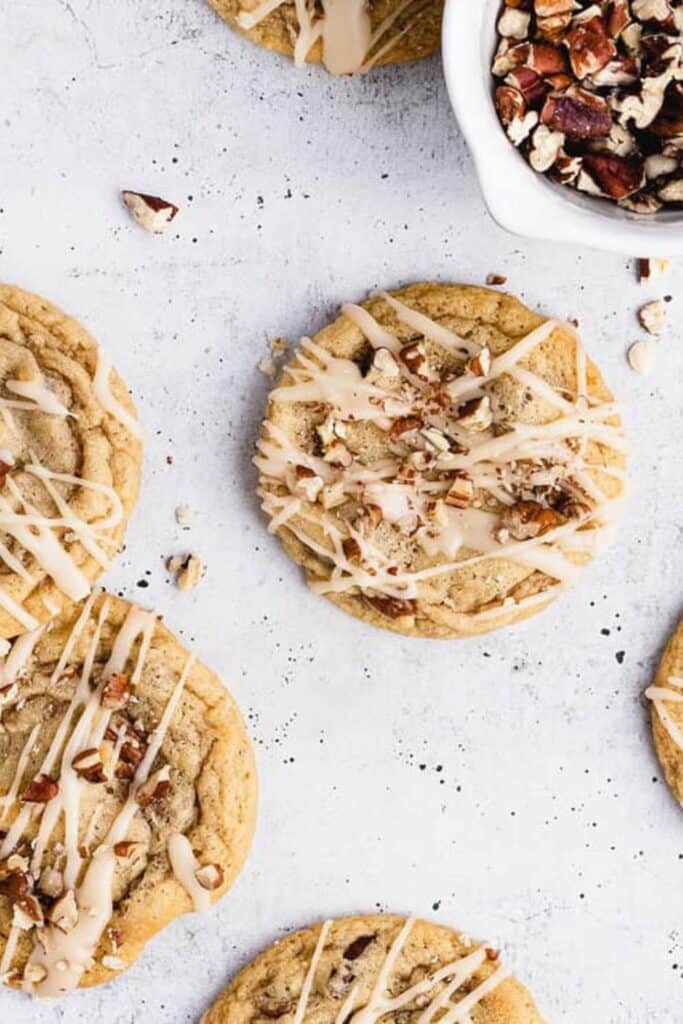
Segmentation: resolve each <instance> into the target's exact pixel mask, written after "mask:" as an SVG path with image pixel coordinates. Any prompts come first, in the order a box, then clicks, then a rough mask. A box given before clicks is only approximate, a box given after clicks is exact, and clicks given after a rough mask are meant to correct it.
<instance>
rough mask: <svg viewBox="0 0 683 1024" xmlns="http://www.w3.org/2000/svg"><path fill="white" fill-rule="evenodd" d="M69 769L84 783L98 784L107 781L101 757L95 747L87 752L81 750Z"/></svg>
mask: <svg viewBox="0 0 683 1024" xmlns="http://www.w3.org/2000/svg"><path fill="white" fill-rule="evenodd" d="M71 767H72V768H73V770H74V771H75V772H76V775H78V776H79V778H81V779H85V781H86V782H92V783H99V782H106V781H107V773H106V772H105V770H104V763H103V761H102V756H101V754H100V752H99V750H97V749H96V748H95V747H92V748H90V749H88V750H81V751H80V753H78V754H76V756H75V757H74V759H73V761H72V762H71Z"/></svg>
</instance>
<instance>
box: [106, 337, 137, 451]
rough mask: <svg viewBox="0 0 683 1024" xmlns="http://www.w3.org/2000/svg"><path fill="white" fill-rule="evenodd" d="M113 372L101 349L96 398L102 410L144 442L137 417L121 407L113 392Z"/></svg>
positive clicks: (109, 361)
mask: <svg viewBox="0 0 683 1024" xmlns="http://www.w3.org/2000/svg"><path fill="white" fill-rule="evenodd" d="M111 371H112V364H111V360H110V359H109V358H108V357H107V356H106V355H105V354H104V352H103V351H102V350H101V349H98V352H97V367H96V369H95V377H94V378H93V390H94V392H95V397H96V398H97V401H98V402H99V403H100V405H101V406H102V408H103V409H104V410H105V411H106V412H108V413H109V415H110V416H113V417H114V419H115V420H118V421H119V423H122V424H123V426H124V427H125V428H126V430H128V431H129V432H130V433H131V434H132V435H133V437H137V438H138V440H142V439H143V438H144V432H143V430H142V427H141V426H140V424H139V423H138V421H137V419H136V418H135V416H132V415H131V414H130V413H129V412H128V410H127V409H125V408H124V407H123V406H122V405H121V403H120V402H119V400H118V399H117V398H116V397H115V396H114V394H113V392H112V390H111V384H110V382H109V378H110V376H111Z"/></svg>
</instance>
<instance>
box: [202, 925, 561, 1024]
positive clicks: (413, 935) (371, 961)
mask: <svg viewBox="0 0 683 1024" xmlns="http://www.w3.org/2000/svg"><path fill="white" fill-rule="evenodd" d="M380 1018H381V1019H382V1020H385V1021H387V1022H388V1024H429V1022H430V1021H432V1020H434V1019H438V1020H439V1021H440V1022H443V1024H543V1021H542V1019H541V1017H540V1015H539V1012H538V1010H537V1009H536V1007H535V1005H534V1002H533V999H532V998H531V996H530V995H529V993H528V992H527V990H526V989H525V988H524V987H523V986H522V985H521V984H520V983H519V982H518V981H516V980H515V979H514V978H513V977H512V976H511V974H510V971H509V970H508V969H507V968H506V967H505V966H504V965H503V964H502V963H501V961H500V958H499V955H498V952H497V951H496V950H494V949H491V948H490V947H488V946H486V945H484V944H483V943H479V942H474V941H473V940H472V939H470V938H468V937H467V936H466V935H462V934H461V933H460V932H456V931H453V930H451V929H450V928H444V927H443V926H442V925H437V924H432V923H431V922H429V921H420V920H415V919H414V918H408V919H406V918H403V917H398V916H396V915H395V914H370V915H367V916H363V917H341V918H338V919H337V920H335V921H325V922H324V924H322V925H314V926H313V927H311V928H305V929H304V930H303V931H299V932H294V933H293V934H292V935H289V936H287V937H286V938H284V939H282V940H281V941H280V942H276V943H275V945H274V946H271V947H270V949H267V950H266V951H265V952H264V953H261V954H260V956H258V957H256V959H255V960H253V961H252V962H251V963H250V964H249V965H248V966H247V967H245V968H244V970H242V971H241V972H240V973H239V974H238V975H237V977H236V978H235V980H234V981H233V982H232V983H231V984H230V985H229V986H228V988H227V989H226V990H225V991H224V992H223V993H222V995H220V996H219V998H218V1000H217V1001H216V1002H215V1003H214V1005H213V1006H212V1007H211V1009H210V1010H209V1011H208V1012H207V1013H206V1014H205V1015H204V1017H203V1019H202V1024H252V1022H253V1024H256V1022H257V1021H258V1022H262V1021H264V1020H266V1019H268V1020H278V1021H280V1022H281V1024H306V1022H315V1024H345V1022H347V1024H376V1022H377V1021H378V1020H379V1019H380Z"/></svg>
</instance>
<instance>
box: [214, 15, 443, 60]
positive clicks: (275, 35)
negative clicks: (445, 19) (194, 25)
mask: <svg viewBox="0 0 683 1024" xmlns="http://www.w3.org/2000/svg"><path fill="white" fill-rule="evenodd" d="M209 3H210V4H211V6H212V7H213V8H214V9H215V10H216V11H217V12H218V14H219V15H220V16H221V18H223V19H224V20H225V21H227V22H229V24H231V25H232V26H233V28H236V29H237V30H238V31H240V32H241V33H242V34H243V35H246V36H247V37H248V38H249V39H252V40H253V41H254V42H256V43H259V44H260V45H261V46H265V47H266V49H268V50H275V51H277V52H278V53H284V54H285V55H286V56H288V57H293V58H294V61H295V63H296V64H297V65H298V66H299V67H301V66H302V65H303V64H305V63H306V62H307V61H308V62H311V63H315V64H324V65H325V67H326V68H327V69H328V71H331V72H332V73H333V74H354V73H357V72H362V71H368V70H369V69H370V68H372V67H375V66H378V65H381V64H397V63H403V62H405V61H410V60H417V59H419V58H421V57H427V56H429V54H431V53H434V52H435V51H436V50H438V48H439V44H440V40H441V18H442V13H443V0H321V2H320V3H318V4H316V5H315V7H314V8H313V5H308V4H304V3H300V2H299V0H296V2H295V0H279V2H278V0H209ZM311 9H313V13H312V14H311V13H310V11H311ZM299 17H303V19H304V20H303V23H302V22H300V21H299Z"/></svg>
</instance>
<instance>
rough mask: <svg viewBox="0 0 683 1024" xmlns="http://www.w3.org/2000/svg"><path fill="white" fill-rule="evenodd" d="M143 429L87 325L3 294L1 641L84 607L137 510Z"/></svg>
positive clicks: (21, 296)
mask: <svg viewBox="0 0 683 1024" xmlns="http://www.w3.org/2000/svg"><path fill="white" fill-rule="evenodd" d="M141 437H142V434H141V430H140V427H139V425H138V422H137V418H136V414H135V408H134V406H133V403H132V401H131V399H130V397H129V395H128V391H127V389H126V387H125V385H124V384H123V382H122V381H121V379H120V378H119V376H118V375H117V373H116V372H115V371H114V370H113V369H112V368H111V364H110V362H109V360H108V359H107V357H106V355H105V354H104V353H103V352H102V351H101V349H99V348H98V345H97V343H96V342H95V340H94V339H93V338H91V336H90V335H89V334H88V333H87V331H86V330H85V329H84V328H83V327H81V325H80V324H79V323H77V322H76V321H75V320H72V319H71V318H70V317H68V316H66V315H65V314H64V313H62V312H61V310H59V309H57V307H56V306H53V305H52V304H51V303H49V302H46V301H45V299H41V298H39V297H38V296H36V295H31V294H29V293H28V292H24V291H21V290H20V289H19V288H14V287H12V286H10V285H0V531H1V532H0V638H5V639H7V638H10V637H13V636H17V635H18V634H19V633H21V632H24V631H25V630H31V629H35V628H36V626H38V625H39V624H40V623H43V622H46V621H47V620H48V619H51V618H52V617H53V616H54V615H57V614H58V613H59V612H60V611H62V610H63V609H65V608H66V607H67V606H69V605H71V604H73V603H75V602H77V601H81V600H83V598H85V597H86V596H87V594H88V593H89V591H90V587H91V584H92V582H93V580H95V579H96V578H97V577H98V576H100V575H101V573H103V572H104V571H105V569H107V568H108V567H109V565H110V563H111V561H112V558H113V557H114V555H115V554H116V553H117V551H118V550H119V548H120V546H121V543H122V540H123V536H124V532H125V529H126V524H127V520H128V517H129V515H130V513H131V511H132V509H133V506H134V504H135V501H136V498H137V493H138V485H139V480H140V468H141V463H142V442H141Z"/></svg>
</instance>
